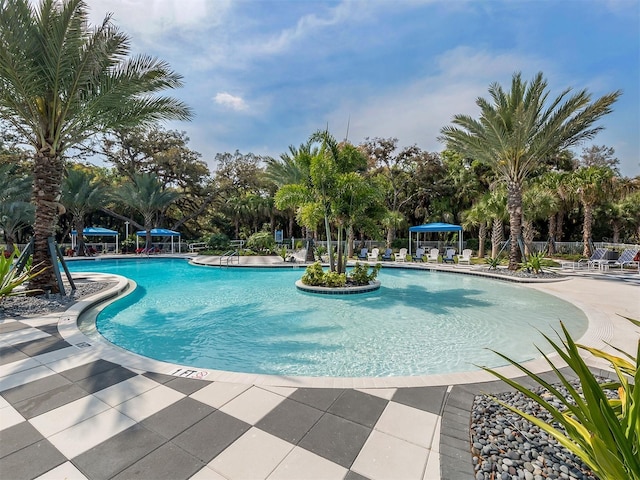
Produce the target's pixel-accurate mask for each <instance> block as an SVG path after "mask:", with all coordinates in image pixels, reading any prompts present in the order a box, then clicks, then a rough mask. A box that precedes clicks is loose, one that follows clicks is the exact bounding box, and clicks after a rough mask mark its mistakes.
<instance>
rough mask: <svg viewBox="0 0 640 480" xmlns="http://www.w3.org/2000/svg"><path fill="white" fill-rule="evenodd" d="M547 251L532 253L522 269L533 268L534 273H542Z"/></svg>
mask: <svg viewBox="0 0 640 480" xmlns="http://www.w3.org/2000/svg"><path fill="white" fill-rule="evenodd" d="M545 254H546V251H542V252H536V253H530V254H529V258H527V261H526V262H524V263H523V264H522V267H521V269H522V270H531V271H533V273H540V272H541V271H542V262H543V260H544V256H545Z"/></svg>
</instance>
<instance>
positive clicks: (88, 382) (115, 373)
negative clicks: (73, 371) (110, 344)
mask: <svg viewBox="0 0 640 480" xmlns="http://www.w3.org/2000/svg"><path fill="white" fill-rule="evenodd" d="M136 375H138V374H137V373H135V372H132V371H131V370H129V369H126V368H124V367H121V366H119V365H118V366H116V367H115V368H112V369H111V370H107V371H106V372H102V373H98V374H97V375H92V376H91V377H87V378H83V379H82V380H78V381H77V382H76V385H78V386H79V387H80V388H82V389H84V390H86V391H87V392H89V393H95V392H98V391H100V390H104V389H105V388H108V387H110V386H112V385H115V384H116V383H120V382H123V381H124V380H126V379H128V378H131V377H135V376H136Z"/></svg>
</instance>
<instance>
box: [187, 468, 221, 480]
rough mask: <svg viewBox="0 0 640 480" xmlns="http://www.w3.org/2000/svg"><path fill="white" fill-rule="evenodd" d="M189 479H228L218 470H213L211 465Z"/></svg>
mask: <svg viewBox="0 0 640 480" xmlns="http://www.w3.org/2000/svg"><path fill="white" fill-rule="evenodd" d="M189 480H227V479H226V478H224V477H223V476H222V475H220V474H219V473H218V472H215V471H213V470H211V469H210V468H209V467H206V466H205V467H204V468H202V469H200V470H199V471H198V472H196V474H195V475H192V476H191V477H189Z"/></svg>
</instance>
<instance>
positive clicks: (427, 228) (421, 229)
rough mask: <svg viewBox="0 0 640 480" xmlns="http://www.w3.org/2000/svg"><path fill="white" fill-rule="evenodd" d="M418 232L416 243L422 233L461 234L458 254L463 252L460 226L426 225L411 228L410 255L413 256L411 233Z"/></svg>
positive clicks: (444, 224)
mask: <svg viewBox="0 0 640 480" xmlns="http://www.w3.org/2000/svg"><path fill="white" fill-rule="evenodd" d="M412 232H416V242H417V241H418V235H419V234H420V233H428V232H460V235H459V236H458V252H462V245H463V242H462V227H461V226H460V225H452V224H451V223H425V224H424V225H416V226H414V227H410V228H409V255H411V233H412Z"/></svg>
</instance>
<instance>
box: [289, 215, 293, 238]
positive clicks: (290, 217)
mask: <svg viewBox="0 0 640 480" xmlns="http://www.w3.org/2000/svg"><path fill="white" fill-rule="evenodd" d="M293 220H294V214H293V212H292V211H290V210H289V236H291V237H293Z"/></svg>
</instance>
